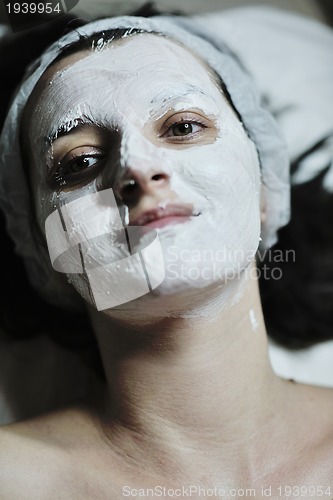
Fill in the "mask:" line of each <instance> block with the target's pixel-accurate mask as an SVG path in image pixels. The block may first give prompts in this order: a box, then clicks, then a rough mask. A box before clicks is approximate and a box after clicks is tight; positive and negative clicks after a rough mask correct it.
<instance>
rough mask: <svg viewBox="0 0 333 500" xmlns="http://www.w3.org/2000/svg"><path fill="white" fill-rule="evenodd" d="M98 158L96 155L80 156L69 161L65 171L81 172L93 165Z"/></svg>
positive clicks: (70, 172) (71, 172)
mask: <svg viewBox="0 0 333 500" xmlns="http://www.w3.org/2000/svg"><path fill="white" fill-rule="evenodd" d="M99 160H100V158H99V157H96V156H81V157H79V158H76V159H75V160H72V161H71V162H69V164H68V165H67V166H66V168H65V170H66V173H68V174H75V173H78V172H82V171H84V170H86V169H89V168H92V167H94V166H95V165H96V164H97V163H98V161H99Z"/></svg>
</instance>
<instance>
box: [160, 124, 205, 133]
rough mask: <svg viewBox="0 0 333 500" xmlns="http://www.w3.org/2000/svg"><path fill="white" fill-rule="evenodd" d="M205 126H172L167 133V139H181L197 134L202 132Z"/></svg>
mask: <svg viewBox="0 0 333 500" xmlns="http://www.w3.org/2000/svg"><path fill="white" fill-rule="evenodd" d="M203 128H205V127H204V125H202V124H201V123H196V122H185V121H184V122H180V123H175V124H174V125H171V127H170V128H169V130H168V131H167V134H166V136H167V137H180V136H184V135H190V134H196V133H197V132H199V131H200V130H202V129H203Z"/></svg>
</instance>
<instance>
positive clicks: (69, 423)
mask: <svg viewBox="0 0 333 500" xmlns="http://www.w3.org/2000/svg"><path fill="white" fill-rule="evenodd" d="M91 429H92V423H91V419H89V417H87V416H86V415H85V414H84V413H83V412H80V411H76V410H71V411H65V412H57V413H54V414H50V415H47V416H44V417H41V418H36V419H32V420H29V421H26V422H22V423H17V424H11V425H6V426H3V427H1V428H0V500H8V499H9V498H10V499H11V500H16V499H18V500H24V499H27V500H28V499H29V500H30V499H31V498H34V499H36V500H39V499H41V500H42V499H43V500H44V499H45V498H54V497H55V496H58V495H60V496H61V494H63V495H64V497H65V496H66V495H67V496H68V492H69V491H70V490H71V488H72V483H73V478H74V477H75V476H76V475H77V470H76V469H77V463H76V461H75V459H74V458H73V457H75V456H77V455H76V453H75V452H76V450H78V449H79V448H84V446H85V444H86V443H87V440H91V439H92V430H91ZM79 431H80V432H79Z"/></svg>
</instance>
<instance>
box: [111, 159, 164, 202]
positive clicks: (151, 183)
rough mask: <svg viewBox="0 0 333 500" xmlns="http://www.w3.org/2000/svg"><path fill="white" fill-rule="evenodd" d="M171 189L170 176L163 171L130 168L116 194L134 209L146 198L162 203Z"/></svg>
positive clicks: (121, 180)
mask: <svg viewBox="0 0 333 500" xmlns="http://www.w3.org/2000/svg"><path fill="white" fill-rule="evenodd" d="M169 188H170V176H169V174H167V173H166V172H165V171H164V170H163V169H158V168H148V169H145V170H143V169H142V170H141V169H137V168H131V167H129V168H127V170H126V173H125V175H124V176H123V177H122V179H120V180H119V182H118V185H117V186H116V193H117V194H118V197H119V198H120V199H121V201H122V202H123V203H124V204H125V205H127V206H129V207H133V206H135V205H137V204H138V203H139V201H140V200H141V199H142V198H144V197H147V198H152V199H155V201H156V202H158V201H161V200H162V199H163V198H164V197H165V194H167V191H168V190H169Z"/></svg>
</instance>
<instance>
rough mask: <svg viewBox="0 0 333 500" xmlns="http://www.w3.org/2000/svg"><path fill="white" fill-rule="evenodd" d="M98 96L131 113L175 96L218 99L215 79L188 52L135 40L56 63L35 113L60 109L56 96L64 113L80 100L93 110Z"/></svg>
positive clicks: (157, 39)
mask: <svg viewBox="0 0 333 500" xmlns="http://www.w3.org/2000/svg"><path fill="white" fill-rule="evenodd" d="M51 84H52V85H51ZM97 90H98V92H99V93H100V97H101V98H103V99H104V100H105V99H106V100H107V101H108V102H109V98H110V96H111V95H112V99H113V101H117V100H118V101H120V100H121V99H123V100H124V98H125V100H127V104H129V105H131V106H132V107H133V106H134V105H136V106H140V105H141V107H142V106H144V107H147V106H148V107H150V106H153V105H154V103H155V102H156V103H161V102H162V103H163V102H164V103H165V107H167V103H168V101H169V100H170V99H172V98H173V97H175V95H176V94H178V95H180V96H181V95H183V96H191V94H196V95H197V96H198V95H200V94H201V97H202V96H205V95H206V96H207V95H209V96H210V98H211V99H212V98H213V99H214V98H221V88H220V82H219V81H218V77H217V76H216V74H215V73H214V72H213V71H212V70H211V69H210V68H209V66H208V65H207V64H206V63H205V62H204V61H202V60H201V59H200V58H199V57H198V56H197V55H196V54H194V53H193V52H191V51H190V49H187V48H186V47H184V46H182V45H181V44H180V43H178V42H175V41H174V40H170V39H168V38H166V37H164V36H161V35H155V34H136V35H134V36H132V37H128V38H124V39H121V40H119V41H116V42H112V43H111V44H109V45H106V46H105V48H104V49H103V50H101V51H99V52H90V51H80V52H78V53H75V54H73V55H71V56H67V57H66V58H64V59H62V60H60V61H58V62H57V63H55V64H54V65H53V66H52V67H51V68H49V69H48V70H47V71H46V72H45V73H44V75H43V77H42V78H41V80H40V82H39V84H38V86H37V87H36V89H35V92H34V95H33V99H32V100H33V101H34V106H33V107H36V104H37V103H38V101H39V102H40V101H42V100H43V101H44V103H45V102H55V103H57V106H58V105H59V104H60V101H61V100H60V99H59V96H60V95H61V96H63V101H62V104H61V105H60V108H61V110H63V111H65V110H66V109H67V110H68V109H69V108H68V106H69V105H70V103H71V102H73V103H74V104H75V101H76V103H77V102H78V101H79V100H81V101H82V102H85V103H86V104H89V103H90V104H91V105H94V104H95V103H96V101H97V98H98V95H97ZM69 97H70V98H69ZM68 98H69V99H68ZM117 98H118V99H117ZM106 104H107V103H106ZM59 112H60V109H59Z"/></svg>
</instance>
